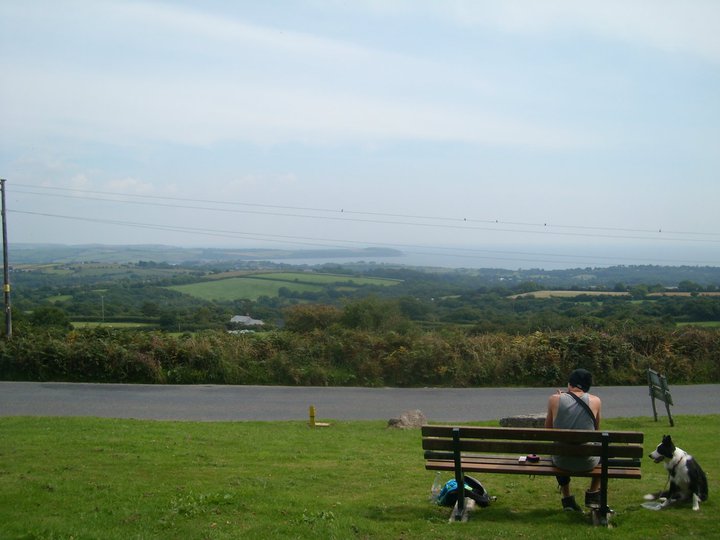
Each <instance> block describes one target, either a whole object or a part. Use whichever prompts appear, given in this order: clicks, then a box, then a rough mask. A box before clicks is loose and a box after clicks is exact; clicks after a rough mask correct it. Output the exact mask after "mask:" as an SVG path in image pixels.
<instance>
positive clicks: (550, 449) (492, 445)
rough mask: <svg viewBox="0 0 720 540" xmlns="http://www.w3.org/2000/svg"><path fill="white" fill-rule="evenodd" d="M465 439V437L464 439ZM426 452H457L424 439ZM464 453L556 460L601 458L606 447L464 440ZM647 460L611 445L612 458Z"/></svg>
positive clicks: (449, 444)
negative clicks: (540, 457) (533, 455)
mask: <svg viewBox="0 0 720 540" xmlns="http://www.w3.org/2000/svg"><path fill="white" fill-rule="evenodd" d="M461 436H462V435H461ZM422 447H423V450H446V451H452V450H453V449H454V446H453V441H452V440H448V439H435V438H424V439H423V441H422ZM460 451H461V452H475V453H483V452H490V453H496V454H518V455H526V454H547V455H555V456H600V455H601V454H602V446H601V445H598V444H582V445H580V444H564V443H554V442H546V441H495V440H462V439H461V441H460ZM642 456H643V447H642V446H637V445H620V446H618V445H611V446H609V447H608V457H611V458H615V457H629V458H637V457H642Z"/></svg>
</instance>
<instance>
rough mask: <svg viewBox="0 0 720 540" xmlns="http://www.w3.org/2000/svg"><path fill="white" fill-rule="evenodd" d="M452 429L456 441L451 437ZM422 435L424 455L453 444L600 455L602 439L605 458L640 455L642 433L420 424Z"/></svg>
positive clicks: (463, 448) (475, 449) (481, 449)
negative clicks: (455, 433)
mask: <svg viewBox="0 0 720 540" xmlns="http://www.w3.org/2000/svg"><path fill="white" fill-rule="evenodd" d="M456 428H457V429H458V434H459V442H458V443H456V442H455V441H454V439H453V430H454V429H456ZM422 437H423V439H422V447H423V450H425V456H426V458H431V457H433V454H435V455H437V454H436V453H438V452H452V451H454V450H455V449H456V448H457V444H459V450H460V452H467V453H493V454H513V455H525V454H540V455H555V456H560V455H572V456H601V455H603V442H604V443H605V447H606V450H605V451H606V452H607V454H606V457H608V458H641V457H642V456H643V446H642V443H643V434H642V433H641V432H636V431H603V430H600V431H587V430H571V429H542V428H496V427H477V426H436V425H426V426H423V427H422ZM584 443H597V444H584Z"/></svg>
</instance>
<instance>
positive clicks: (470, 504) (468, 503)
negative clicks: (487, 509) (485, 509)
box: [450, 497, 475, 523]
mask: <svg viewBox="0 0 720 540" xmlns="http://www.w3.org/2000/svg"><path fill="white" fill-rule="evenodd" d="M459 502H460V501H458V502H456V503H455V507H454V508H453V510H452V514H450V523H466V522H467V520H468V519H469V518H470V512H472V511H473V510H474V509H475V501H474V500H472V499H471V498H470V497H465V508H463V509H462V510H461V509H460V508H459V507H458V504H459Z"/></svg>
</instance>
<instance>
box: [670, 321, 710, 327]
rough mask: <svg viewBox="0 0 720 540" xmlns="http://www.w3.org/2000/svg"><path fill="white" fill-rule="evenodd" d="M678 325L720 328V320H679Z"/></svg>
mask: <svg viewBox="0 0 720 540" xmlns="http://www.w3.org/2000/svg"><path fill="white" fill-rule="evenodd" d="M677 326H700V327H702V328H720V321H699V322H679V323H677Z"/></svg>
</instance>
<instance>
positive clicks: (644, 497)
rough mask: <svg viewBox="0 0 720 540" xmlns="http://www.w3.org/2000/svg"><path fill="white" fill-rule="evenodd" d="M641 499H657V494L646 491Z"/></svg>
mask: <svg viewBox="0 0 720 540" xmlns="http://www.w3.org/2000/svg"><path fill="white" fill-rule="evenodd" d="M643 499H644V500H646V501H654V500H655V499H657V495H655V494H654V493H648V494H647V495H644V496H643Z"/></svg>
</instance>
